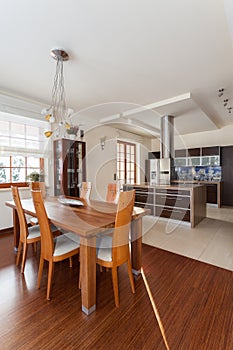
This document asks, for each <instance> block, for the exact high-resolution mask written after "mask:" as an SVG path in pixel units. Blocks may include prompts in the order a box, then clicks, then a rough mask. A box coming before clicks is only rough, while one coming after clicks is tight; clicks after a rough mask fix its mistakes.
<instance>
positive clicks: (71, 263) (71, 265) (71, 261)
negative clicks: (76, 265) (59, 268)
mask: <svg viewBox="0 0 233 350" xmlns="http://www.w3.org/2000/svg"><path fill="white" fill-rule="evenodd" d="M69 260H70V267H73V260H72V256H70V257H69Z"/></svg>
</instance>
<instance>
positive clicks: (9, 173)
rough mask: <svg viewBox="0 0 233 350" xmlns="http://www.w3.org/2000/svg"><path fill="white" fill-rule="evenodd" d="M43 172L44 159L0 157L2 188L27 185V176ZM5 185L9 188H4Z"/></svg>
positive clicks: (0, 183) (0, 182) (0, 184)
mask: <svg viewBox="0 0 233 350" xmlns="http://www.w3.org/2000/svg"><path fill="white" fill-rule="evenodd" d="M43 170H44V160H43V158H35V157H33V156H29V157H24V156H14V155H13V156H0V187H9V186H10V185H11V184H12V183H14V184H15V183H18V184H19V185H26V182H27V176H28V175H29V174H30V173H32V172H38V173H41V172H43ZM3 184H5V185H7V186H3Z"/></svg>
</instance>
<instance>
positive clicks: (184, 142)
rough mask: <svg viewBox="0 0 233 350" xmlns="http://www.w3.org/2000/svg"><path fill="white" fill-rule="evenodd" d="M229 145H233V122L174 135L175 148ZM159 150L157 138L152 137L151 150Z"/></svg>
mask: <svg viewBox="0 0 233 350" xmlns="http://www.w3.org/2000/svg"><path fill="white" fill-rule="evenodd" d="M229 145H233V124H232V125H229V126H225V127H223V128H221V129H218V130H213V131H203V132H198V133H194V134H186V135H176V136H175V137H174V148H175V149H182V148H195V147H202V146H204V147H210V146H229ZM159 150H160V144H159V139H153V140H152V142H151V151H159Z"/></svg>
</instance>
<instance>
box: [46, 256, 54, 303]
mask: <svg viewBox="0 0 233 350" xmlns="http://www.w3.org/2000/svg"><path fill="white" fill-rule="evenodd" d="M53 267H54V263H53V261H52V260H50V261H49V273H48V285H47V300H50V291H51V285H52V278H53Z"/></svg>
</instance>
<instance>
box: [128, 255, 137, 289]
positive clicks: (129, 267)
mask: <svg viewBox="0 0 233 350" xmlns="http://www.w3.org/2000/svg"><path fill="white" fill-rule="evenodd" d="M127 265H128V275H129V280H130V285H131V289H132V292H133V293H135V287H134V279H133V273H132V266H131V262H130V259H128V261H127Z"/></svg>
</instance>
